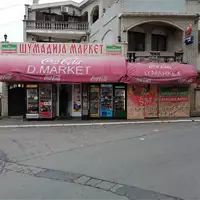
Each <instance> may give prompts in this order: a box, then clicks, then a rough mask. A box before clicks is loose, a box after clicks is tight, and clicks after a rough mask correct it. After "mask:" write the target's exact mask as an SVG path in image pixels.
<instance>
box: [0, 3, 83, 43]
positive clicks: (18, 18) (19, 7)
mask: <svg viewBox="0 0 200 200" xmlns="http://www.w3.org/2000/svg"><path fill="white" fill-rule="evenodd" d="M1 1H2V2H1V4H0V41H4V35H5V34H7V36H8V39H7V40H8V41H9V42H23V22H22V20H23V17H24V14H25V6H24V4H32V0H5V1H3V0H1ZM56 1H59V2H60V1H66V0H40V3H50V2H56ZM74 1H76V2H81V0H74ZM3 2H4V3H3Z"/></svg>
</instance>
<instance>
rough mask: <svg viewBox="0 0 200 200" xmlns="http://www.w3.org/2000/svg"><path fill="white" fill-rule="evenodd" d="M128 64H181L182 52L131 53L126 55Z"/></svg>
mask: <svg viewBox="0 0 200 200" xmlns="http://www.w3.org/2000/svg"><path fill="white" fill-rule="evenodd" d="M127 60H128V62H162V63H163V62H178V63H182V62H183V53H182V52H173V53H171V52H157V51H156V52H133V51H128V53H127Z"/></svg>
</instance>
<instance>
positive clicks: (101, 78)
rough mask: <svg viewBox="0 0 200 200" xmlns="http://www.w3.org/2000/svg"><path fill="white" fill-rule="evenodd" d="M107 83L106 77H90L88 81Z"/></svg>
mask: <svg viewBox="0 0 200 200" xmlns="http://www.w3.org/2000/svg"><path fill="white" fill-rule="evenodd" d="M107 81H108V76H96V75H94V76H92V77H91V79H90V82H99V83H102V82H107Z"/></svg>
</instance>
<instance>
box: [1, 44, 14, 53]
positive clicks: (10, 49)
mask: <svg viewBox="0 0 200 200" xmlns="http://www.w3.org/2000/svg"><path fill="white" fill-rule="evenodd" d="M1 53H17V45H16V44H9V43H5V44H1Z"/></svg>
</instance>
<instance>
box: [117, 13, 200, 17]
mask: <svg viewBox="0 0 200 200" xmlns="http://www.w3.org/2000/svg"><path fill="white" fill-rule="evenodd" d="M137 16H141V17H143V16H144V17H146V16H155V17H156V16H173V17H194V18H195V17H199V15H198V13H195V14H194V13H167V12H166V13H165V12H123V13H120V14H119V17H137Z"/></svg>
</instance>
